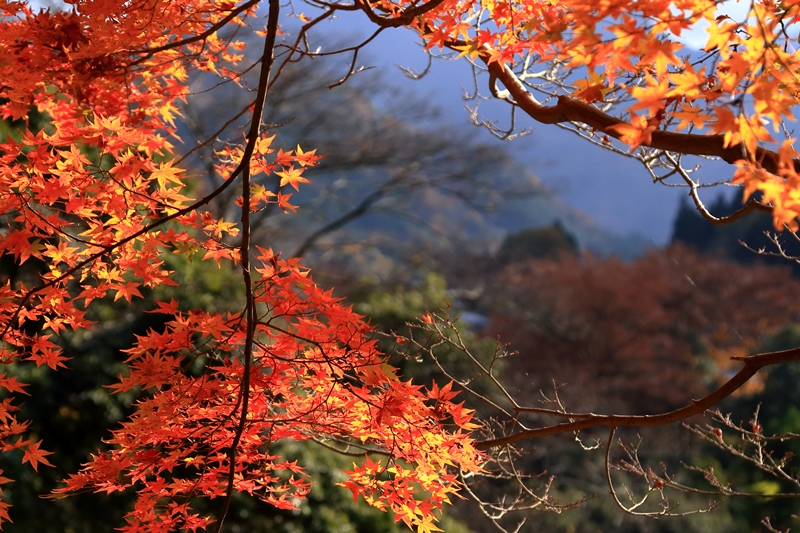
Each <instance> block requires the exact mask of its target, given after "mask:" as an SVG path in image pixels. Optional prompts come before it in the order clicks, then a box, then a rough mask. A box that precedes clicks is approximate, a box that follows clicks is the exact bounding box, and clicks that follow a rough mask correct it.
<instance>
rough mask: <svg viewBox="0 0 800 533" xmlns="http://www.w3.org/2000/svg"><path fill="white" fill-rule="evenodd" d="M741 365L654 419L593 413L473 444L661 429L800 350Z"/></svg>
mask: <svg viewBox="0 0 800 533" xmlns="http://www.w3.org/2000/svg"><path fill="white" fill-rule="evenodd" d="M741 360H742V361H744V367H742V369H741V370H739V372H738V373H737V374H736V375H735V376H733V377H732V378H731V379H729V380H728V381H726V382H725V383H724V384H722V386H720V387H719V388H718V389H717V390H715V391H714V392H712V393H711V394H709V395H708V396H705V397H703V398H701V399H699V400H693V401H692V403H691V404H690V405H687V406H686V407H682V408H680V409H676V410H674V411H670V412H668V413H662V414H657V415H598V414H594V413H587V414H581V415H577V414H576V415H575V416H576V417H578V416H580V417H581V418H580V419H579V420H575V421H573V422H565V423H563V424H555V425H552V426H546V427H542V428H535V429H526V430H523V431H519V432H517V433H513V434H511V435H506V436H504V437H498V438H495V439H489V440H485V441H481V442H478V443H476V445H475V447H476V448H478V449H479V450H488V449H491V448H497V447H498V446H505V445H507V444H513V443H515V442H519V441H521V440H528V439H536V438H540V437H547V436H550V435H559V434H561V433H569V432H573V431H580V430H582V429H587V428H590V427H608V428H617V427H623V426H624V427H653V426H664V425H667V424H672V423H674V422H680V421H681V420H685V419H687V418H690V417H692V416H695V415H699V414H701V413H703V412H704V411H706V410H708V409H710V408H711V407H713V406H715V405H717V404H718V403H719V402H721V401H722V400H724V399H725V398H727V397H728V396H730V395H731V394H733V393H734V392H735V391H736V390H738V389H739V388H740V387H741V386H742V385H744V384H745V383H746V382H747V380H749V379H750V378H751V377H753V375H754V374H755V373H756V372H758V371H759V370H760V369H762V368H764V367H766V366H772V365H780V364H785V363H791V362H793V361H800V348H793V349H791V350H785V351H781V352H770V353H763V354H758V355H751V356H748V357H743V358H741Z"/></svg>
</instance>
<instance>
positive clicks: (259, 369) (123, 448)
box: [0, 0, 481, 532]
mask: <svg viewBox="0 0 800 533" xmlns="http://www.w3.org/2000/svg"><path fill="white" fill-rule="evenodd" d="M257 4H258V2H257V1H254V0H250V1H248V2H244V3H241V4H238V5H237V4H235V3H233V2H228V1H222V2H220V1H216V0H209V1H162V0H152V1H146V2H143V3H137V4H135V5H134V4H131V3H130V2H127V1H125V2H123V1H103V2H94V1H86V2H73V3H71V6H72V7H71V9H68V10H66V11H60V12H50V11H40V12H38V13H36V12H34V11H33V10H32V9H31V8H30V7H29V6H28V5H27V4H25V3H18V2H0V9H1V10H2V19H0V75H2V79H3V82H2V84H0V117H2V118H3V119H4V120H9V121H12V123H13V126H14V128H13V129H12V131H11V133H9V134H8V135H6V136H4V138H2V139H0V216H2V219H3V222H4V225H5V227H4V229H3V230H2V232H0V255H2V256H3V257H4V258H8V259H9V260H10V261H11V263H12V264H13V265H14V266H15V268H17V269H18V270H19V269H25V272H26V273H27V274H26V275H25V276H21V277H15V276H4V277H3V285H2V286H0V331H2V337H3V343H2V345H0V362H2V363H3V364H10V363H16V362H26V361H30V362H31V363H32V364H35V365H37V366H41V365H47V366H48V367H50V368H51V369H53V370H57V369H59V368H61V367H64V366H66V364H67V359H66V357H64V355H63V352H62V348H61V346H60V344H59V342H58V336H59V335H60V334H62V333H64V332H65V331H66V330H68V329H72V330H79V329H88V328H91V327H92V323H91V322H90V321H89V320H87V318H86V311H87V308H88V307H89V306H90V305H91V303H92V302H93V301H95V300H98V299H101V298H106V297H113V299H114V300H121V299H124V300H126V301H127V302H131V301H132V299H133V298H141V297H143V293H145V292H146V291H149V290H151V289H153V288H156V287H158V286H161V285H170V284H174V281H172V280H171V278H170V274H171V272H169V270H167V269H166V268H165V267H164V260H163V255H164V254H167V253H180V254H187V255H191V254H193V253H194V252H197V251H204V252H205V253H204V256H203V259H213V260H214V261H216V263H217V264H221V263H222V262H223V261H229V262H231V263H232V264H234V265H236V264H240V265H241V269H242V274H243V278H244V279H245V280H246V283H245V286H246V288H248V289H249V290H248V291H247V292H248V295H247V303H246V304H245V310H243V311H241V312H240V313H230V314H225V315H223V314H218V313H210V312H207V311H203V310H195V311H188V312H181V311H179V310H178V309H179V303H178V302H169V303H167V302H161V303H159V304H158V307H157V309H156V310H155V312H158V313H166V314H169V315H172V319H171V320H170V321H169V322H168V323H167V324H166V326H165V328H164V329H163V330H161V331H150V332H149V333H147V334H146V335H144V336H142V337H140V338H139V339H138V341H137V343H136V345H135V346H133V347H132V348H130V349H129V350H127V351H126V352H127V355H128V356H129V359H128V364H129V368H130V370H129V372H128V373H127V374H125V375H123V376H120V379H119V383H117V384H116V385H113V386H112V387H111V391H112V392H122V391H138V392H141V393H142V394H143V397H142V399H141V400H140V401H139V403H138V404H137V405H136V411H135V413H134V414H133V415H132V416H131V417H130V419H129V420H128V421H126V422H125V423H124V424H123V425H122V427H121V428H119V429H117V430H115V431H114V432H113V433H112V436H111V437H110V438H109V440H108V443H109V444H110V445H111V446H112V449H111V451H109V452H107V453H101V452H98V453H97V454H96V455H95V456H93V458H92V460H91V461H90V462H89V463H87V464H86V465H85V467H84V468H83V469H82V470H81V471H80V472H78V473H75V474H73V475H72V476H71V477H69V479H67V480H66V484H65V486H64V487H63V488H62V489H59V491H58V494H59V495H64V494H69V493H73V492H76V491H81V490H85V489H90V490H94V491H98V492H106V493H112V492H115V491H121V490H126V489H133V490H135V491H136V493H137V502H136V505H135V507H134V509H133V510H132V511H131V512H130V513H129V514H128V515H127V517H126V520H127V526H126V527H125V528H124V530H125V531H130V532H134V531H152V532H156V531H174V530H177V529H180V530H190V531H194V530H196V529H198V528H204V527H207V526H208V525H209V524H211V523H213V522H214V521H215V520H216V521H217V524H218V527H219V526H221V523H222V522H221V520H222V518H224V513H225V510H226V509H227V504H226V505H225V506H223V510H222V512H221V515H222V516H220V517H217V518H216V519H215V518H213V517H210V516H201V515H200V514H199V513H197V512H195V511H193V510H192V508H191V505H190V504H189V503H187V502H190V501H191V498H192V497H195V496H204V497H207V498H221V500H228V501H229V499H230V496H231V493H232V491H238V492H245V493H249V494H252V495H254V496H256V497H258V498H260V499H261V500H263V501H266V502H268V503H270V504H272V505H274V506H276V507H278V508H282V509H290V508H294V507H295V506H296V505H297V501H298V498H303V497H304V496H306V495H307V494H308V491H309V487H310V484H309V483H310V481H309V480H308V479H306V476H305V475H304V474H303V468H302V465H298V464H296V463H294V462H291V461H287V460H285V459H283V458H281V457H280V456H278V455H276V454H274V453H272V452H271V444H272V443H273V442H277V441H279V440H281V439H293V440H307V439H312V438H313V439H318V440H319V439H324V440H327V441H330V442H332V443H333V444H332V445H334V446H336V445H348V444H350V445H353V446H357V447H359V449H361V450H363V452H364V453H365V454H378V456H379V457H383V459H382V460H381V461H378V462H371V461H370V460H368V461H367V462H366V463H365V465H366V466H363V467H362V466H361V465H356V466H355V467H354V470H353V472H351V474H350V475H351V481H350V482H348V483H347V484H346V485H347V486H348V488H350V489H351V490H352V491H353V493H354V494H355V495H358V494H363V495H364V496H365V498H366V499H367V500H368V501H369V502H370V503H371V504H372V505H374V506H376V507H379V508H383V509H391V510H392V511H394V512H395V513H396V514H397V517H398V520H403V521H404V522H405V523H407V524H409V525H410V526H416V527H418V528H419V529H420V530H422V531H426V530H434V529H435V526H434V525H433V524H434V521H435V511H440V510H441V508H442V505H443V504H444V503H446V502H447V501H448V497H449V495H450V494H453V493H454V492H455V491H456V490H457V489H458V486H459V484H458V482H457V480H456V472H457V470H458V469H459V468H461V469H464V470H466V471H470V470H477V469H478V468H479V465H478V462H479V461H480V458H481V454H480V453H479V452H477V451H476V450H475V449H474V447H473V445H472V438H471V437H470V434H471V432H472V431H473V430H474V429H475V428H476V427H477V426H476V425H475V424H473V423H471V422H470V418H471V413H470V412H469V411H468V410H466V409H465V408H464V407H463V405H461V404H459V403H455V402H453V401H451V400H452V397H453V393H452V392H450V391H449V389H447V390H444V389H438V388H434V389H433V390H430V391H429V390H426V389H424V388H423V387H421V386H419V385H413V384H411V383H410V382H406V381H403V380H401V379H400V378H399V377H398V376H397V375H396V374H395V371H394V370H393V369H391V367H388V366H387V365H385V364H384V362H385V357H384V356H383V355H382V354H381V353H380V352H379V351H378V350H377V349H376V347H375V344H374V342H373V341H372V340H370V328H369V327H368V326H367V325H366V324H365V322H364V321H363V320H362V319H361V317H360V316H358V315H356V314H355V313H353V312H352V311H351V310H350V309H349V308H348V307H346V306H344V305H342V304H341V303H340V302H338V301H337V299H335V298H333V297H332V296H331V293H330V292H325V291H322V290H321V289H319V288H318V287H317V286H316V285H314V283H313V281H312V280H311V278H310V276H309V274H308V272H307V271H306V270H304V269H303V268H302V267H301V265H300V264H299V262H298V261H297V260H295V259H287V260H284V259H280V258H279V257H278V256H276V255H273V253H272V252H271V251H269V250H265V249H262V250H260V255H259V257H258V258H257V263H255V264H253V265H251V262H250V260H249V254H250V246H249V240H247V237H248V236H249V222H248V221H249V218H248V217H249V213H250V212H254V211H258V210H261V209H263V208H264V207H265V206H267V205H268V204H275V205H277V206H278V207H280V208H281V209H282V210H283V211H293V210H295V209H296V206H295V205H292V204H291V203H290V201H289V200H290V197H291V194H289V193H286V192H284V191H283V190H282V189H283V188H284V187H289V186H291V187H293V188H294V189H298V187H299V186H300V185H301V184H304V183H307V182H308V179H307V178H306V177H304V176H303V173H304V171H305V169H306V168H307V167H311V166H314V165H315V164H316V163H317V161H318V160H319V158H320V157H319V156H317V155H316V153H315V151H314V150H308V151H304V150H303V149H302V148H301V147H299V146H298V147H297V148H296V149H294V150H289V151H284V150H278V152H277V153H275V151H274V149H273V148H271V143H272V141H273V139H274V138H275V137H274V135H266V134H262V133H261V131H260V129H261V124H260V118H261V117H260V116H256V117H255V118H254V119H253V124H254V125H255V126H254V127H253V128H254V129H253V130H252V131H251V133H250V134H248V135H247V137H246V139H245V146H244V147H238V146H234V145H230V144H229V145H226V147H225V148H224V149H222V150H218V151H217V157H218V161H219V163H218V165H217V168H216V170H217V172H218V173H219V175H220V176H222V177H223V178H224V179H225V183H224V184H223V185H222V186H221V187H219V188H217V189H215V190H213V191H212V192H210V193H209V194H207V195H206V196H204V197H202V198H199V199H194V198H191V197H190V196H189V193H188V192H187V190H188V188H189V185H188V184H191V182H192V179H193V176H191V174H189V173H188V172H187V171H186V170H185V169H184V168H182V167H181V166H180V163H181V161H182V160H183V158H180V159H179V158H178V157H177V155H176V153H175V144H174V141H175V140H179V138H178V134H177V127H176V124H175V119H176V118H177V117H179V116H180V112H179V107H180V105H181V102H182V101H184V100H185V99H186V97H187V95H188V94H189V89H188V85H187V83H188V80H189V74H190V72H192V71H194V72H208V73H212V74H214V75H216V76H219V77H221V78H223V79H225V80H228V81H230V80H236V79H238V78H239V77H240V76H241V75H243V73H244V71H246V70H247V68H246V67H245V68H242V69H241V70H242V71H241V72H240V71H236V70H235V69H236V68H237V66H238V65H239V63H240V62H241V60H242V58H243V57H244V56H243V54H242V52H243V50H244V48H245V45H244V43H243V42H241V41H238V40H236V39H235V38H232V37H230V36H229V37H225V38H223V37H221V36H220V35H219V34H218V33H217V31H218V30H221V29H222V28H224V27H226V26H227V25H232V26H242V25H246V24H247V20H248V17H252V16H253V15H254V14H255V7H256V5H257ZM275 9H276V10H277V7H276V8H275ZM271 24H272V23H271ZM277 32H278V30H277V27H276V26H274V25H273V26H271V28H270V29H268V30H267V31H266V32H265V33H264V35H266V40H267V43H269V42H270V38H272V39H274V37H275V35H276V34H277ZM234 35H235V33H234ZM271 53H272V52H271V50H269V55H270V56H271ZM262 63H263V66H262V70H264V72H265V73H266V75H268V74H269V65H270V63H269V62H268V61H266V60H264V61H263V62H262ZM267 77H268V76H265V77H264V79H267ZM266 88H267V87H266V82H264V83H263V84H262V89H263V94H264V96H265V95H266ZM250 109H254V110H261V109H263V100H262V101H261V103H258V102H256V103H252V104H250V105H249V106H248V107H247V108H246V110H250ZM259 113H260V111H258V112H257V113H256V114H259ZM34 114H38V116H42V117H44V118H45V120H44V125H41V124H38V123H37V122H36V121H35V120H34V119H33V116H34ZM171 141H173V142H171ZM187 155H188V154H187ZM184 157H186V155H184ZM259 175H263V176H273V175H274V176H276V177H277V178H279V180H280V185H279V187H278V188H277V190H271V189H269V188H268V187H266V186H265V185H262V184H261V182H260V181H255V180H253V181H251V178H253V179H254V178H256V177H257V176H259ZM233 183H243V184H244V186H243V187H241V186H240V190H241V189H243V190H241V192H242V194H241V196H240V198H239V201H238V205H239V206H240V207H243V208H244V209H242V211H243V213H242V219H241V220H239V221H232V220H225V219H215V218H214V217H212V216H211V215H210V213H208V212H205V211H204V210H203V206H204V205H206V204H207V203H208V202H209V201H210V200H211V199H212V198H213V197H214V196H215V195H218V194H219V193H220V192H221V191H222V190H224V189H226V188H227V187H229V186H230V185H231V184H233ZM193 189H194V190H195V191H196V190H200V189H201V187H197V186H194V187H193ZM239 237H241V239H242V240H241V244H236V242H237V241H236V239H237V238H239ZM231 243H233V244H231ZM251 270H252V271H253V273H252V274H251ZM251 275H252V276H257V277H254V278H252V279H251ZM198 365H199V367H198ZM198 368H199V370H198ZM0 386H2V388H3V389H4V391H5V392H7V393H9V394H13V393H16V394H20V393H21V394H24V388H23V387H24V385H23V384H22V383H19V382H17V381H16V379H15V378H14V377H11V376H9V375H8V374H7V373H3V374H2V377H0ZM17 409H18V407H17V406H16V405H15V403H14V399H13V396H9V397H8V398H5V399H4V400H3V401H2V403H0V446H2V447H3V450H4V451H10V450H15V449H20V450H22V452H23V457H22V461H23V462H25V463H30V465H31V466H32V467H33V468H34V469H37V468H38V466H40V465H48V464H49V463H48V460H47V455H48V454H49V452H47V451H45V449H44V448H43V447H42V446H44V445H43V444H42V441H33V440H30V439H27V438H25V437H24V435H23V434H24V433H25V431H26V428H27V424H26V423H25V422H24V421H19V420H17V418H16V417H15V413H16V411H17ZM376 464H379V465H380V466H378V467H376V466H375V465H376ZM0 481H2V482H5V481H7V480H6V479H5V478H0ZM8 519H9V515H8V512H7V504H6V503H0V523H2V522H3V521H5V520H8Z"/></svg>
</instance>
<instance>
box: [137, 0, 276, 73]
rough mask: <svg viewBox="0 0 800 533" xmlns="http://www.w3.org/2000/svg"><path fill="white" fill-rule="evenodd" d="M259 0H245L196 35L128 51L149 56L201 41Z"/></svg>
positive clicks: (138, 61)
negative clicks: (245, 0)
mask: <svg viewBox="0 0 800 533" xmlns="http://www.w3.org/2000/svg"><path fill="white" fill-rule="evenodd" d="M259 2H261V0H249V1H248V2H245V3H244V4H242V5H240V6H239V7H237V8H235V9H232V10H231V12H230V13H228V14H227V15H226V16H225V17H224V18H222V19H220V20H219V22H217V23H215V24H213V25H211V26H209V28H208V29H207V30H206V31H204V32H203V33H198V34H197V35H193V36H191V37H187V38H186V39H182V40H180V41H175V42H172V43H167V44H165V45H162V46H155V47H153V48H143V49H141V50H131V51H130V52H129V53H131V54H147V56H146V57H151V56H152V55H153V54H155V53H157V52H163V51H165V50H171V49H173V48H178V47H181V46H183V45H186V44H191V43H195V42H197V41H202V40H203V39H207V38H208V37H209V36H211V35H212V34H213V33H214V32H215V31H217V30H219V29H221V28H223V27H224V26H225V25H226V24H227V23H228V22H230V21H231V20H233V19H234V18H235V17H236V16H237V15H239V14H240V13H242V12H243V11H247V10H248V9H250V8H251V7H253V6H255V5H257V4H258V3H259ZM143 60H144V58H143V59H139V60H137V61H135V62H134V63H132V64H131V65H128V66H132V65H136V64H138V63H141V62H142V61H143Z"/></svg>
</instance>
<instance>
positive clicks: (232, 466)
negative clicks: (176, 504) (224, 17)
mask: <svg viewBox="0 0 800 533" xmlns="http://www.w3.org/2000/svg"><path fill="white" fill-rule="evenodd" d="M280 8H281V5H280V0H269V18H268V19H267V36H266V39H265V40H264V55H263V56H261V73H260V75H259V80H258V93H257V94H256V100H255V108H254V109H253V118H252V120H251V122H250V130H249V131H248V132H247V146H248V148H249V147H251V146H253V147H254V146H255V143H256V141H257V140H258V138H259V136H260V135H261V116H262V114H263V113H264V106H265V104H266V102H267V94H268V89H269V75H270V71H271V70H272V63H273V57H274V51H275V39H276V37H277V35H278V18H279V15H280ZM252 152H253V150H252V148H251V149H250V153H245V154H244V157H243V158H242V161H243V162H244V167H243V170H242V243H241V248H240V252H239V253H240V260H241V264H242V278H243V280H244V285H245V298H246V303H245V305H246V308H245V313H246V317H247V319H246V326H245V327H246V334H245V343H244V353H243V358H244V368H243V376H242V383H241V386H240V388H239V395H240V400H241V409H242V411H241V414H240V415H239V421H238V424H237V426H236V433H235V434H234V437H233V441H232V442H231V445H230V448H228V486H227V487H226V489H225V500H224V501H223V505H222V512H221V513H220V515H219V518H218V519H217V522H216V524H215V525H214V531H213V533H219V532H220V530H221V529H222V524H223V522H224V521H225V515H227V514H228V509H229V507H230V503H231V498H232V497H233V481H234V477H235V473H236V455H237V448H238V447H239V443H240V442H241V440H242V435H243V434H244V430H245V426H246V425H247V415H248V411H249V404H250V366H251V362H252V359H253V342H254V339H255V330H256V322H257V320H258V319H257V318H256V304H255V300H254V298H253V282H252V279H251V277H250V157H251V156H252ZM237 403H239V402H237ZM237 407H238V406H237ZM234 412H235V408H234Z"/></svg>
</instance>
